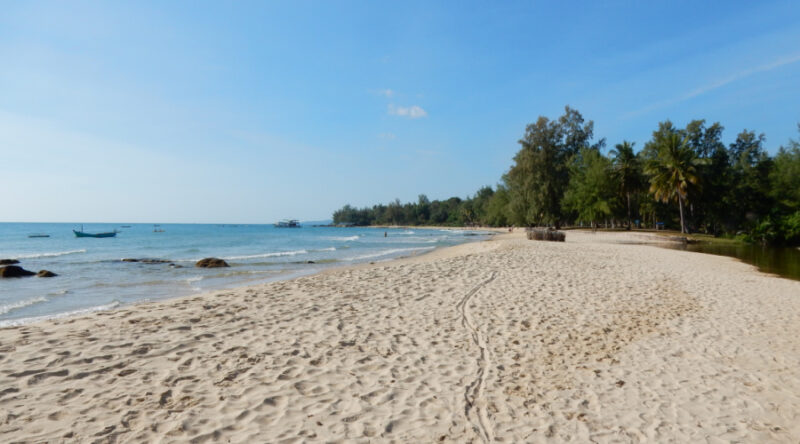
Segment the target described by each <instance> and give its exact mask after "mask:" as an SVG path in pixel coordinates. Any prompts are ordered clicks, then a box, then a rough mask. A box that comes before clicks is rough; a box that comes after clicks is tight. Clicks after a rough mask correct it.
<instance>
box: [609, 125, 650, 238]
mask: <svg viewBox="0 0 800 444" xmlns="http://www.w3.org/2000/svg"><path fill="white" fill-rule="evenodd" d="M633 145H634V144H633V143H630V142H628V141H627V140H623V141H622V143H618V144H617V145H616V146H615V147H614V149H613V150H611V151H610V152H609V154H611V157H612V170H613V172H614V175H615V176H616V179H617V183H618V184H619V191H620V193H622V195H623V196H625V200H626V201H627V204H628V229H629V230H630V228H631V227H632V226H633V221H632V219H631V195H632V194H633V193H635V192H637V191H639V190H640V189H641V188H642V171H641V165H640V163H639V158H638V157H636V154H635V153H634V152H633Z"/></svg>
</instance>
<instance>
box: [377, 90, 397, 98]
mask: <svg viewBox="0 0 800 444" xmlns="http://www.w3.org/2000/svg"><path fill="white" fill-rule="evenodd" d="M378 94H379V95H381V96H384V97H392V96H394V91H392V90H391V89H389V88H386V89H381V90H378Z"/></svg>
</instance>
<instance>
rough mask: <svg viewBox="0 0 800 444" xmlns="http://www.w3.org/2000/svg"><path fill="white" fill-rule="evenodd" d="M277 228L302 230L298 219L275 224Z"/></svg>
mask: <svg viewBox="0 0 800 444" xmlns="http://www.w3.org/2000/svg"><path fill="white" fill-rule="evenodd" d="M275 228H302V226H301V225H300V221H299V220H297V219H284V220H282V221H280V222H278V223H276V224H275Z"/></svg>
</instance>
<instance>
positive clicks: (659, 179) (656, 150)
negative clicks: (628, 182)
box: [644, 132, 702, 233]
mask: <svg viewBox="0 0 800 444" xmlns="http://www.w3.org/2000/svg"><path fill="white" fill-rule="evenodd" d="M654 136H655V140H654V141H653V145H652V150H653V151H652V157H650V158H649V159H647V164H646V165H645V168H644V169H645V173H646V174H647V175H648V176H649V177H650V192H651V193H652V194H653V197H654V198H655V199H656V200H658V201H661V202H664V203H669V202H673V201H677V202H678V207H679V209H680V217H681V232H682V233H686V232H688V231H687V230H686V221H685V217H684V214H683V206H684V202H686V201H687V199H688V197H689V186H690V185H698V184H699V182H700V177H699V176H698V174H697V165H699V164H700V163H702V162H701V161H700V160H699V159H698V158H697V155H696V154H695V152H694V151H693V150H692V149H691V147H689V145H688V144H687V143H686V142H687V139H686V138H685V137H682V136H681V134H680V133H679V132H669V133H664V134H654Z"/></svg>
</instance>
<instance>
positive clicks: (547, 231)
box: [525, 228, 567, 242]
mask: <svg viewBox="0 0 800 444" xmlns="http://www.w3.org/2000/svg"><path fill="white" fill-rule="evenodd" d="M525 231H526V234H527V236H528V239H529V240H544V241H552V242H564V240H565V239H566V238H567V235H566V233H564V232H563V231H556V230H553V229H551V228H526V229H525Z"/></svg>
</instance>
